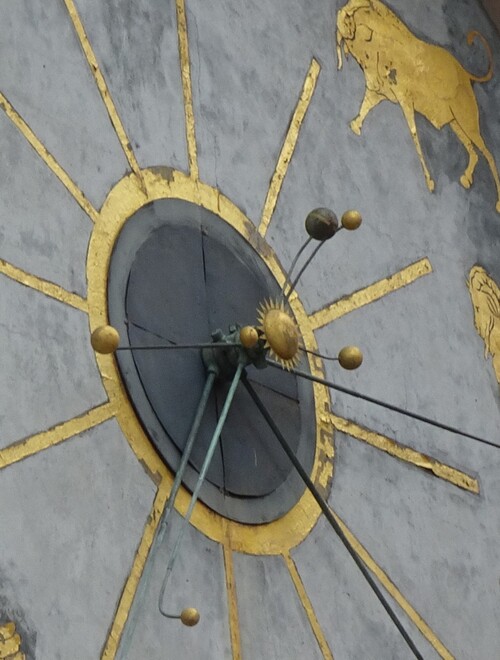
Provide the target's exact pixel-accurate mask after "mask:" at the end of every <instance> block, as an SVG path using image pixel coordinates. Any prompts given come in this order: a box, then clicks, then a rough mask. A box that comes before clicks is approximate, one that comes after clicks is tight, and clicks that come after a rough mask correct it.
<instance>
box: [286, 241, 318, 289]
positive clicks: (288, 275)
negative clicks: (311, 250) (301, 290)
mask: <svg viewBox="0 0 500 660" xmlns="http://www.w3.org/2000/svg"><path fill="white" fill-rule="evenodd" d="M311 241H312V236H309V238H308V239H307V240H306V242H305V243H304V244H303V245H302V246H301V248H300V249H299V251H298V252H297V254H296V255H295V257H294V258H293V261H292V265H291V266H290V268H289V270H288V273H287V274H286V277H285V281H284V282H283V286H282V287H281V299H283V296H284V295H285V291H286V287H287V286H288V284H289V283H290V278H291V276H292V272H293V269H294V268H295V266H296V265H297V261H298V260H299V257H300V255H301V254H302V252H304V250H305V249H306V247H307V246H308V245H309V243H310V242H311Z"/></svg>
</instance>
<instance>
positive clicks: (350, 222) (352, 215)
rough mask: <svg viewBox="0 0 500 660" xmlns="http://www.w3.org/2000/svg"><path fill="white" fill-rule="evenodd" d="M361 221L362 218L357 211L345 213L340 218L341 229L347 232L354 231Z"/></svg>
mask: <svg viewBox="0 0 500 660" xmlns="http://www.w3.org/2000/svg"><path fill="white" fill-rule="evenodd" d="M362 220H363V218H362V217H361V213H360V212H359V211H346V212H345V213H344V215H343V216H342V220H341V222H342V227H344V229H349V231H354V229H357V228H358V227H359V226H360V224H361V222H362Z"/></svg>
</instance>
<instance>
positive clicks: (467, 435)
mask: <svg viewBox="0 0 500 660" xmlns="http://www.w3.org/2000/svg"><path fill="white" fill-rule="evenodd" d="M266 362H267V364H269V365H270V366H271V367H276V368H277V369H282V367H281V365H280V364H278V362H274V360H269V359H266ZM289 371H290V373H292V374H295V375H296V376H300V377H301V378H306V379H307V380H312V381H313V382H315V383H321V385H326V386H327V387H329V388H330V389H332V390H336V391H337V392H342V393H343V394H348V395H349V396H353V397H356V398H357V399H363V401H368V402H369V403H374V404H375V405H377V406H381V407H382V408H387V409H388V410H393V411H394V412H398V413H400V414H401V415H405V416H406V417H411V418H412V419H417V420H419V421H420V422H425V423H426V424H430V425H431V426H435V427H437V428H438V429H442V430H444V431H449V432H450V433H456V434H457V435H461V436H463V437H464V438H470V439H471V440H475V441H476V442H481V443H483V444H485V445H489V446H490V447H496V448H497V449H500V445H497V444H495V443H494V442H491V441H490V440H486V439H485V438H481V437H479V436H477V435H473V434H472V433H466V432H465V431H461V430H460V429H457V428H455V427H454V426H449V425H448V424H442V423H441V422H436V421H435V420H433V419H429V418H428V417H424V416H423V415H419V414H418V413H414V412H411V411H409V410H405V409H404V408H399V407H398V406H394V405H392V403H385V402H384V401H380V400H379V399H374V398H373V397H371V396H368V395H366V394H360V393H359V392H355V391H354V390H350V389H349V388H347V387H342V385H336V384H335V383H332V382H331V381H329V380H326V379H325V378H319V377H318V376H313V375H312V374H308V373H307V372H306V371H300V370H299V369H289Z"/></svg>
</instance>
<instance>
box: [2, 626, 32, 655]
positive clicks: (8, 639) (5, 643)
mask: <svg viewBox="0 0 500 660" xmlns="http://www.w3.org/2000/svg"><path fill="white" fill-rule="evenodd" d="M20 649H21V636H20V635H19V633H17V632H16V624H15V623H14V622H13V621H8V622H7V623H4V624H2V625H1V626H0V658H5V660H26V656H25V655H24V653H23V652H22V651H21V650H20Z"/></svg>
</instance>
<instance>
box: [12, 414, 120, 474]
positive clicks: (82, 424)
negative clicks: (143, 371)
mask: <svg viewBox="0 0 500 660" xmlns="http://www.w3.org/2000/svg"><path fill="white" fill-rule="evenodd" d="M114 415H115V409H114V406H113V405H112V404H111V403H109V402H108V403H104V404H103V405H101V406H97V407H96V408H92V410H89V411H87V412H86V413H84V414H83V415H80V416H79V417H73V418H72V419H69V420H68V421H67V422H63V423H62V424H57V425H56V426H53V427H52V428H50V429H48V430H47V431H42V432H41V433H36V434H35V435H32V436H30V437H29V438H25V439H24V440H20V441H19V442H15V443H14V444H12V445H9V446H8V447H6V448H5V449H1V450H0V470H1V469H2V468H5V467H7V466H9V465H12V464H13V463H17V462H18V461H22V460H23V459H24V458H28V456H33V455H34V454H38V453H39V452H41V451H44V450H45V449H48V448H49V447H54V446H55V445H58V444H60V443H61V442H64V440H68V439H69V438H72V437H73V436H75V435H78V434H79V433H83V432H84V431H88V430H89V429H91V428H93V427H94V426H97V425H99V424H102V423H103V422H105V421H107V420H108V419H111V418H112V417H114Z"/></svg>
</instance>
